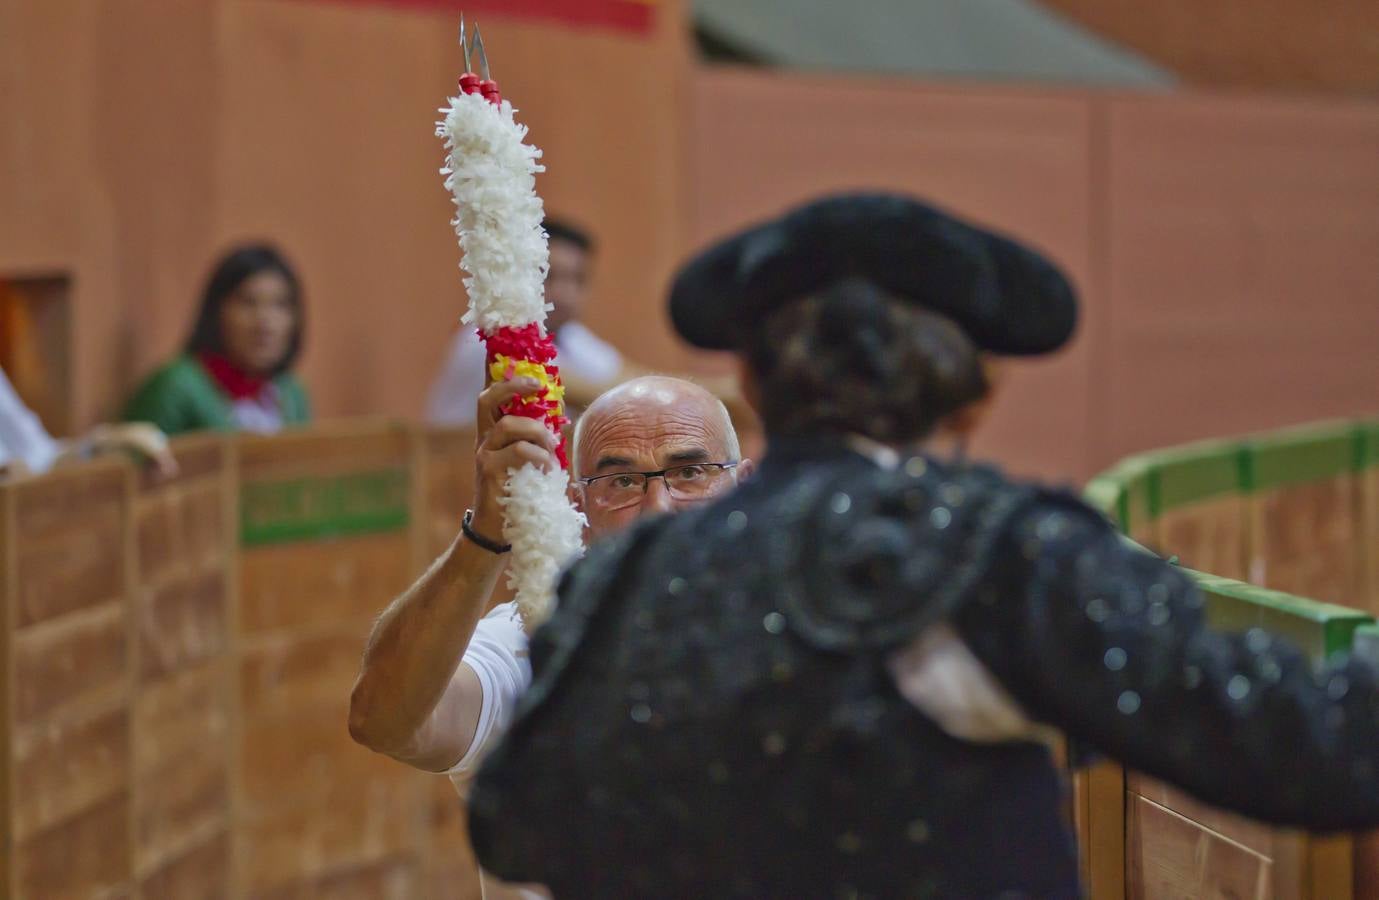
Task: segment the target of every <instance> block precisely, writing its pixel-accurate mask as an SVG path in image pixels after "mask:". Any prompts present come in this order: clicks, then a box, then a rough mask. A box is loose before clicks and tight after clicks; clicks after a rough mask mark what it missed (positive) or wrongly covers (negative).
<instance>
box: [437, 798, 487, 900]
mask: <svg viewBox="0 0 1379 900" xmlns="http://www.w3.org/2000/svg"><path fill="white" fill-rule="evenodd" d="M430 781H431V784H430V787H429V790H428V791H427V792H426V801H427V802H426V829H427V832H428V833H429V840H430V843H431V847H430V857H429V865H428V866H427V871H426V879H427V882H426V883H427V886H428V888H429V892H428V896H431V897H434V898H442V897H443V898H446V900H481V898H482V891H481V890H480V886H479V862H478V860H476V859H475V858H474V851H473V850H472V849H471V848H470V846H469V817H468V814H467V813H466V811H465V804H464V801H463V800H461V799H460V796H459V793H458V792H457V791H456V790H455V786H454V785H453V784H451V782H450V779H449V778H446V777H445V776H436V777H434V778H431V779H430Z"/></svg>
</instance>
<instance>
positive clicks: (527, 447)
mask: <svg viewBox="0 0 1379 900" xmlns="http://www.w3.org/2000/svg"><path fill="white" fill-rule="evenodd" d="M527 463H531V464H532V465H534V466H536V467H537V468H538V469H541V470H542V471H546V472H549V471H551V470H552V469H554V468H555V467H557V466H559V465H560V463H559V462H557V461H556V458H555V454H554V453H552V452H551V451H549V450H547V449H546V448H545V447H542V446H540V445H537V444H533V443H529V442H527V441H518V442H517V443H515V444H510V445H508V446H507V447H504V448H503V449H502V450H495V451H491V452H487V453H485V454H484V455H483V460H482V462H481V465H482V466H483V471H484V477H485V478H490V479H495V480H499V479H505V478H506V477H507V472H508V470H509V469H520V468H522V466H524V465H526V464H527Z"/></svg>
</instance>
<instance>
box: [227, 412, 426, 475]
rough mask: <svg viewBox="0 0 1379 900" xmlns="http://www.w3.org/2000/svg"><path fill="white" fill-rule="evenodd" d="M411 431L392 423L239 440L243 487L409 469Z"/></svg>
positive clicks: (357, 423)
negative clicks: (286, 480)
mask: <svg viewBox="0 0 1379 900" xmlns="http://www.w3.org/2000/svg"><path fill="white" fill-rule="evenodd" d="M408 441H409V438H408V430H407V428H406V427H405V426H403V425H401V424H398V423H394V422H388V421H382V420H379V421H372V422H371V421H367V420H364V421H361V420H353V421H350V422H341V423H324V424H318V425H313V426H312V428H311V430H309V431H285V432H282V433H281V434H278V435H274V436H272V437H257V436H253V435H243V436H241V437H240V438H239V445H238V451H239V478H240V482H241V484H242V485H248V484H252V483H255V482H258V481H264V480H270V481H276V480H281V479H285V478H298V477H303V476H313V477H324V476H331V475H339V474H346V473H351V472H367V471H370V470H374V469H386V468H390V467H393V466H400V465H402V466H405V465H407V464H408V457H409V446H408Z"/></svg>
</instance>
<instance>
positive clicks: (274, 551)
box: [239, 532, 412, 650]
mask: <svg viewBox="0 0 1379 900" xmlns="http://www.w3.org/2000/svg"><path fill="white" fill-rule="evenodd" d="M239 575H240V592H239V602H240V615H241V619H240V628H241V631H240V634H241V636H244V637H249V636H254V635H262V634H265V633H269V632H273V631H278V630H282V629H311V628H319V627H320V626H321V624H322V623H339V622H351V621H360V622H364V621H371V620H372V619H373V618H374V617H375V616H376V615H377V614H378V612H379V611H380V610H381V609H382V608H383V607H384V606H385V605H386V604H387V603H388V601H389V600H390V599H391V598H392V597H393V596H394V595H395V594H396V593H397V592H399V591H401V590H403V589H404V588H405V587H406V586H407V584H408V582H409V581H410V579H411V575H412V572H411V565H410V559H409V538H408V535H407V534H406V533H405V532H404V533H401V534H388V535H368V536H362V537H354V538H347V539H343V540H338V541H318V542H308V543H292V544H278V545H271V546H264V547H254V548H250V549H246V550H244V551H243V552H242V555H241V562H240V566H239ZM361 640H362V636H361ZM360 647H361V650H362V647H363V645H362V643H361V645H360Z"/></svg>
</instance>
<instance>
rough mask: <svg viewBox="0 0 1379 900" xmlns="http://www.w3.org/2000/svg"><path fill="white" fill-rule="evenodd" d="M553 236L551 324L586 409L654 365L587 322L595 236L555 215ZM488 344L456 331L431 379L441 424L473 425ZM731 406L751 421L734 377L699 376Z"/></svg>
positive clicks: (563, 365)
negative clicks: (646, 363)
mask: <svg viewBox="0 0 1379 900" xmlns="http://www.w3.org/2000/svg"><path fill="white" fill-rule="evenodd" d="M542 227H543V228H545V229H546V234H547V235H549V237H550V253H551V257H550V269H549V271H548V272H547V274H546V302H547V303H548V304H550V305H551V307H552V309H551V310H550V311H549V312H548V313H547V315H546V330H547V331H548V332H549V333H551V334H553V335H555V346H556V351H557V352H558V354H559V356H558V357H557V358H556V363H557V364H558V365H559V366H560V377H561V380H562V381H563V382H564V384H565V400H566V403H567V405H568V406H569V407H570V409H571V411H572V412H574V413H578V412H579V411H580V410H582V409H583V408H584V407H586V406H588V405H589V404H590V403H592V402H593V400H594V398H596V397H598V396H599V395H600V394H602V393H603V392H604V391H606V390H608V389H609V388H611V387H613V386H615V385H617V384H620V383H622V382H624V381H628V380H630V379H632V378H636V377H638V376H642V375H649V374H652V373H653V370H652V369H650V368H647V367H645V366H641V365H638V364H637V363H634V362H632V361H631V360H628V359H626V358H625V357H624V356H623V355H622V354H620V353H619V352H618V351H617V349H616V348H615V347H613V345H612V344H610V343H608V342H607V341H605V340H603V339H602V338H600V337H599V336H598V335H596V334H594V332H592V331H591V330H589V328H588V327H586V326H585V325H584V324H583V323H582V322H580V321H579V318H580V314H581V313H582V312H583V311H584V306H585V302H586V300H587V298H588V286H589V268H590V263H591V262H592V257H593V253H594V241H593V238H591V237H590V236H589V234H588V233H587V232H586V231H584V230H583V229H582V228H580V227H578V226H576V225H574V224H572V223H570V222H567V221H564V220H561V219H555V218H547V219H546V220H545V221H544V222H542ZM485 360H486V354H485V350H484V344H483V342H482V341H481V340H479V336H478V334H477V333H476V331H475V330H474V329H473V328H471V327H469V326H464V327H463V328H461V329H460V331H459V333H458V334H456V335H455V338H454V342H453V343H452V344H451V347H450V355H449V357H448V358H447V360H446V362H445V368H444V369H443V370H442V371H441V374H440V376H439V377H438V378H437V379H436V381H435V383H434V384H433V385H432V386H431V393H430V397H429V398H428V400H427V405H426V418H427V421H429V422H430V423H431V424H433V425H452V426H456V425H472V424H473V423H474V410H475V409H476V407H477V401H478V398H479V394H480V392H482V391H483V389H484V384H485V380H486V372H485V371H484V365H485ZM693 380H694V381H696V382H698V383H699V384H700V385H702V386H704V387H705V388H707V389H708V390H710V391H712V392H713V393H715V394H717V395H718V396H719V397H720V398H722V400H723V401H724V403H725V404H726V405H727V406H728V409H729V411H730V412H731V413H732V416H733V419H734V423H735V424H736V425H737V426H738V427H739V428H743V427H744V420H750V419H751V413H750V412H747V411H746V406H745V404H744V403H743V402H742V400H741V397H740V396H739V394H738V391H737V389H736V386H735V385H734V384H733V382H732V381H731V380H730V379H726V378H694V379H693Z"/></svg>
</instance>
